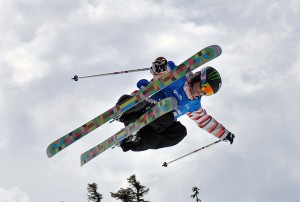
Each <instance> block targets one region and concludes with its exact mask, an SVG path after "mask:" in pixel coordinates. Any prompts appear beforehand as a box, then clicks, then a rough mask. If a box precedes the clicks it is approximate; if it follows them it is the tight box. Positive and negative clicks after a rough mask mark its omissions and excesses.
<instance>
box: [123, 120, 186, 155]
mask: <svg viewBox="0 0 300 202" xmlns="http://www.w3.org/2000/svg"><path fill="white" fill-rule="evenodd" d="M156 121H157V120H156ZM155 126H158V124H156V125H155ZM157 129H159V130H161V132H158V130H157ZM162 129H163V130H162ZM186 134H187V133H186V128H185V126H184V125H182V124H181V123H180V122H174V121H173V123H172V124H171V125H169V126H168V128H163V127H161V128H160V127H155V128H154V127H152V126H151V125H150V124H149V125H147V126H145V127H144V128H142V129H141V130H140V131H139V132H138V133H137V136H138V141H135V142H131V143H128V144H126V143H124V144H121V148H122V149H123V151H124V152H126V151H128V150H132V151H144V150H148V149H159V148H164V147H170V146H173V145H176V144H178V143H179V142H180V141H181V140H182V139H183V138H184V137H185V136H186Z"/></svg>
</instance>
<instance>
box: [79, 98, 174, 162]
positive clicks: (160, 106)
mask: <svg viewBox="0 0 300 202" xmlns="http://www.w3.org/2000/svg"><path fill="white" fill-rule="evenodd" d="M176 107H177V100H176V99H175V98H166V99H164V100H162V101H160V102H157V103H156V104H155V105H154V106H153V107H151V108H150V109H149V110H148V111H147V112H145V113H144V114H143V115H142V116H140V117H139V118H138V119H137V120H136V121H134V122H133V123H131V124H129V125H127V126H126V127H125V128H123V129H122V130H120V131H119V132H118V133H116V134H115V135H113V136H111V137H110V138H108V139H107V140H105V141H103V142H102V143H100V144H99V145H97V146H95V147H93V148H92V149H90V150H88V151H86V152H84V153H83V154H81V157H80V162H81V166H83V165H84V164H86V163H87V162H89V161H90V160H92V159H93V158H95V157H96V156H98V155H99V154H101V153H103V152H104V151H106V150H107V149H108V148H111V147H113V146H114V145H116V144H118V143H119V142H121V141H122V140H124V139H125V138H126V137H128V136H130V135H131V134H134V133H136V132H137V131H139V130H140V129H141V128H143V127H144V126H146V125H147V124H149V123H151V122H152V121H154V120H155V119H157V118H159V117H160V116H162V115H164V114H166V113H168V112H170V111H172V110H173V109H175V108H176Z"/></svg>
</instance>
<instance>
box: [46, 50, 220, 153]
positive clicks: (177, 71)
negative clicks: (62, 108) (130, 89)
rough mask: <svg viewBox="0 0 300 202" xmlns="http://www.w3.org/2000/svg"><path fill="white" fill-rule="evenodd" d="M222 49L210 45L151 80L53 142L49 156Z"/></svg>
mask: <svg viewBox="0 0 300 202" xmlns="http://www.w3.org/2000/svg"><path fill="white" fill-rule="evenodd" d="M221 53H222V50H221V48H220V47H219V46H218V45H212V46H208V47H206V48H204V49H202V50H200V51H199V52H197V53H196V54H195V55H193V56H192V57H190V58H189V59H187V60H186V61H184V62H183V63H181V64H180V65H178V66H177V67H176V68H174V69H173V71H171V72H169V73H168V74H165V75H164V76H163V77H162V78H160V79H159V80H155V81H153V82H150V83H149V84H148V85H147V86H146V87H145V88H143V89H141V90H139V91H138V92H137V93H136V94H135V96H134V97H132V98H129V99H128V100H125V101H123V102H122V103H120V104H119V105H116V106H114V107H113V108H111V109H109V110H107V111H106V112H104V113H103V114H101V115H99V116H97V117H96V118H94V119H93V120H91V121H89V122H87V123H86V124H84V125H82V126H80V127H79V128H77V129H75V130H74V131H72V132H70V133H68V134H67V135H65V136H63V137H61V138H59V139H57V140H56V141H54V142H53V143H51V144H50V145H49V146H48V148H47V155H48V157H49V158H50V157H52V156H54V155H55V154H57V153H58V152H60V151H61V150H63V149H64V148H66V147H68V146H69V145H71V144H73V143H74V142H76V141H77V140H79V139H80V138H82V137H84V136H85V135H87V134H88V133H90V132H91V131H93V130H95V129H96V128H98V127H99V126H101V125H103V124H104V123H106V122H107V121H109V120H111V119H113V118H115V117H117V116H119V115H121V114H122V113H123V112H125V111H127V110H128V109H130V108H131V107H133V106H135V105H136V104H138V103H139V102H141V101H143V100H145V99H146V98H147V97H150V96H151V95H153V94H154V93H156V92H157V91H160V90H161V89H163V88H164V87H166V86H168V85H170V84H171V83H173V82H174V81H176V80H178V79H180V78H181V77H183V76H184V75H186V74H187V73H189V72H191V71H193V70H194V69H196V68H197V67H199V66H201V65H203V64H205V63H207V62H209V61H210V60H212V59H214V58H216V57H218V56H219V55H221Z"/></svg>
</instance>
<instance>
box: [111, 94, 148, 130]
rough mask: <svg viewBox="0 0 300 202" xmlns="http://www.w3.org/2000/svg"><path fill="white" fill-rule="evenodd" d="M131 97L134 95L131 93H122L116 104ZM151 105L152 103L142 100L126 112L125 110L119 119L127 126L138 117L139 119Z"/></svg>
mask: <svg viewBox="0 0 300 202" xmlns="http://www.w3.org/2000/svg"><path fill="white" fill-rule="evenodd" d="M131 97H132V96H131V95H127V94H125V95H122V96H121V97H120V98H119V99H118V101H117V103H116V104H117V105H118V104H120V103H122V102H123V101H125V100H127V99H129V98H131ZM151 106H152V105H151V103H149V102H147V101H142V102H140V103H139V104H137V105H135V106H134V107H132V108H130V109H129V110H127V111H126V112H124V113H123V114H122V116H121V117H120V118H119V119H118V120H119V121H120V122H122V123H124V124H125V126H127V125H128V124H130V123H132V122H134V121H135V120H136V119H138V118H139V117H140V116H141V115H142V114H143V113H145V112H146V110H147V108H149V107H151Z"/></svg>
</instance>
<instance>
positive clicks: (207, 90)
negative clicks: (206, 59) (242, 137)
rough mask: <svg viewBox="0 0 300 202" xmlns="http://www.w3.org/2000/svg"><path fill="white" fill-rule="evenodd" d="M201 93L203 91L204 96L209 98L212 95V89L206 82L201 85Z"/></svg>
mask: <svg viewBox="0 0 300 202" xmlns="http://www.w3.org/2000/svg"><path fill="white" fill-rule="evenodd" d="M201 91H203V92H204V93H205V95H206V96H210V95H212V94H214V91H213V89H212V87H211V86H210V85H209V83H207V82H206V83H204V84H201Z"/></svg>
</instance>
